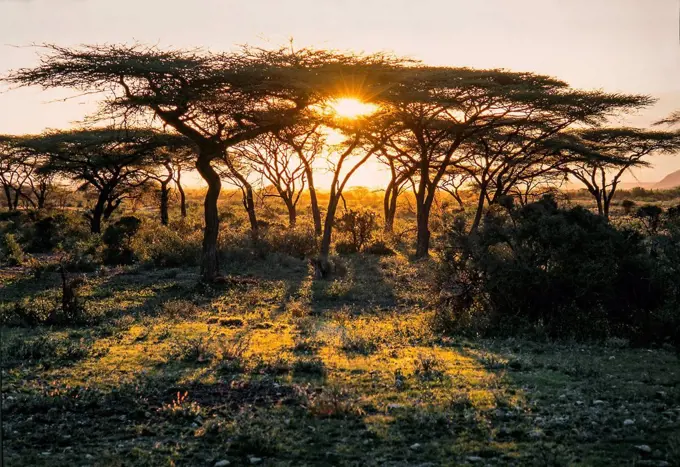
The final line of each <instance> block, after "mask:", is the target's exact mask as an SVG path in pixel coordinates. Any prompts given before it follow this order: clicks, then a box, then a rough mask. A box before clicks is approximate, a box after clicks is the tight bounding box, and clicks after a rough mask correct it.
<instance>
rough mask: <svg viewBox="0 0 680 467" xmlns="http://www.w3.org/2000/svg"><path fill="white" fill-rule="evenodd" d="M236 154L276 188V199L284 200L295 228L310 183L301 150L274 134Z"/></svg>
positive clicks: (245, 145) (290, 221) (261, 138)
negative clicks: (307, 183)
mask: <svg viewBox="0 0 680 467" xmlns="http://www.w3.org/2000/svg"><path fill="white" fill-rule="evenodd" d="M235 150H236V151H237V152H238V153H239V155H240V156H241V158H242V159H245V160H248V161H249V162H250V164H251V166H252V167H253V169H254V170H255V171H256V172H257V173H258V174H260V176H261V177H262V178H263V179H265V180H266V181H267V182H268V183H269V184H270V185H271V186H272V187H273V188H274V190H275V192H276V194H275V195H274V196H278V197H279V198H281V200H282V201H283V203H284V204H285V205H286V209H287V210H288V225H289V227H295V223H296V221H297V203H298V201H299V200H300V195H301V194H302V192H303V191H304V189H305V183H306V176H305V174H306V170H305V162H303V161H302V160H301V159H300V158H299V157H298V152H297V150H295V149H294V148H292V147H291V146H290V145H289V144H288V143H286V142H284V141H282V140H281V139H280V138H279V137H277V136H276V135H274V134H266V135H261V136H259V137H258V138H256V139H254V140H252V141H249V142H247V143H244V144H242V145H239V146H237V147H236V148H235ZM265 196H267V194H266V193H265Z"/></svg>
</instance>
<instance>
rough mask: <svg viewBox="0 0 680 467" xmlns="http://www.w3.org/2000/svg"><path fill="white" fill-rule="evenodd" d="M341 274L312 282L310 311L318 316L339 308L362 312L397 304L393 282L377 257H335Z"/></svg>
mask: <svg viewBox="0 0 680 467" xmlns="http://www.w3.org/2000/svg"><path fill="white" fill-rule="evenodd" d="M339 261H340V263H341V264H342V267H344V268H346V273H345V274H344V275H337V276H336V277H331V278H330V279H326V280H315V281H314V282H313V284H312V297H311V306H312V313H313V314H316V315H320V314H323V313H326V312H332V311H337V310H339V309H341V308H343V307H347V306H349V307H351V308H352V309H354V310H356V311H359V312H364V311H370V310H376V309H381V308H391V307H394V306H396V305H397V303H398V301H397V298H398V297H397V296H396V294H395V290H394V283H393V282H392V281H390V280H388V278H387V277H386V275H385V271H384V269H383V268H382V267H381V261H380V257H378V256H369V255H366V256H363V255H349V256H345V257H342V258H340V259H339Z"/></svg>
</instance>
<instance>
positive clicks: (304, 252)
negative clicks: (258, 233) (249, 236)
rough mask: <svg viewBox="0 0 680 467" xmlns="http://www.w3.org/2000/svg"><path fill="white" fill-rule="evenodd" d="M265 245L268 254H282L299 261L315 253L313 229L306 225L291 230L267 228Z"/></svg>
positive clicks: (315, 244)
mask: <svg viewBox="0 0 680 467" xmlns="http://www.w3.org/2000/svg"><path fill="white" fill-rule="evenodd" d="M265 243H266V248H267V250H268V252H276V253H283V254H285V255H289V256H292V257H294V258H299V259H305V258H309V257H311V256H314V255H315V254H316V252H317V243H316V236H315V235H314V228H313V227H312V226H308V225H305V226H297V227H294V228H292V229H287V228H286V229H276V228H268V229H267V231H266V233H265Z"/></svg>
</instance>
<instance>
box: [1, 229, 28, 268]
mask: <svg viewBox="0 0 680 467" xmlns="http://www.w3.org/2000/svg"><path fill="white" fill-rule="evenodd" d="M2 256H3V260H4V261H5V262H6V263H7V264H9V265H10V266H20V265H22V264H23V263H24V250H23V249H22V248H21V245H20V244H19V242H17V240H16V238H15V237H14V234H11V233H6V234H5V236H4V237H3V242H2Z"/></svg>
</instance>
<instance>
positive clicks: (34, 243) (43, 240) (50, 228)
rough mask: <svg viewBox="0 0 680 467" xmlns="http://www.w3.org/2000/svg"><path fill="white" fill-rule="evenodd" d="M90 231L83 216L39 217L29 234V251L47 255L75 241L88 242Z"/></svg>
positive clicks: (60, 214) (65, 213) (61, 214)
mask: <svg viewBox="0 0 680 467" xmlns="http://www.w3.org/2000/svg"><path fill="white" fill-rule="evenodd" d="M88 237H89V230H88V228H87V226H86V225H85V224H84V223H83V222H82V217H81V216H76V215H74V214H72V213H68V212H58V213H55V214H51V215H42V214H41V215H39V216H38V217H37V219H36V220H35V222H34V223H33V226H32V229H31V231H30V233H29V234H28V238H27V243H28V244H29V251H32V252H36V253H47V252H51V251H53V250H54V249H55V248H56V247H57V246H58V245H60V244H63V243H64V242H69V241H74V240H86V239H87V238H88Z"/></svg>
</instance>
